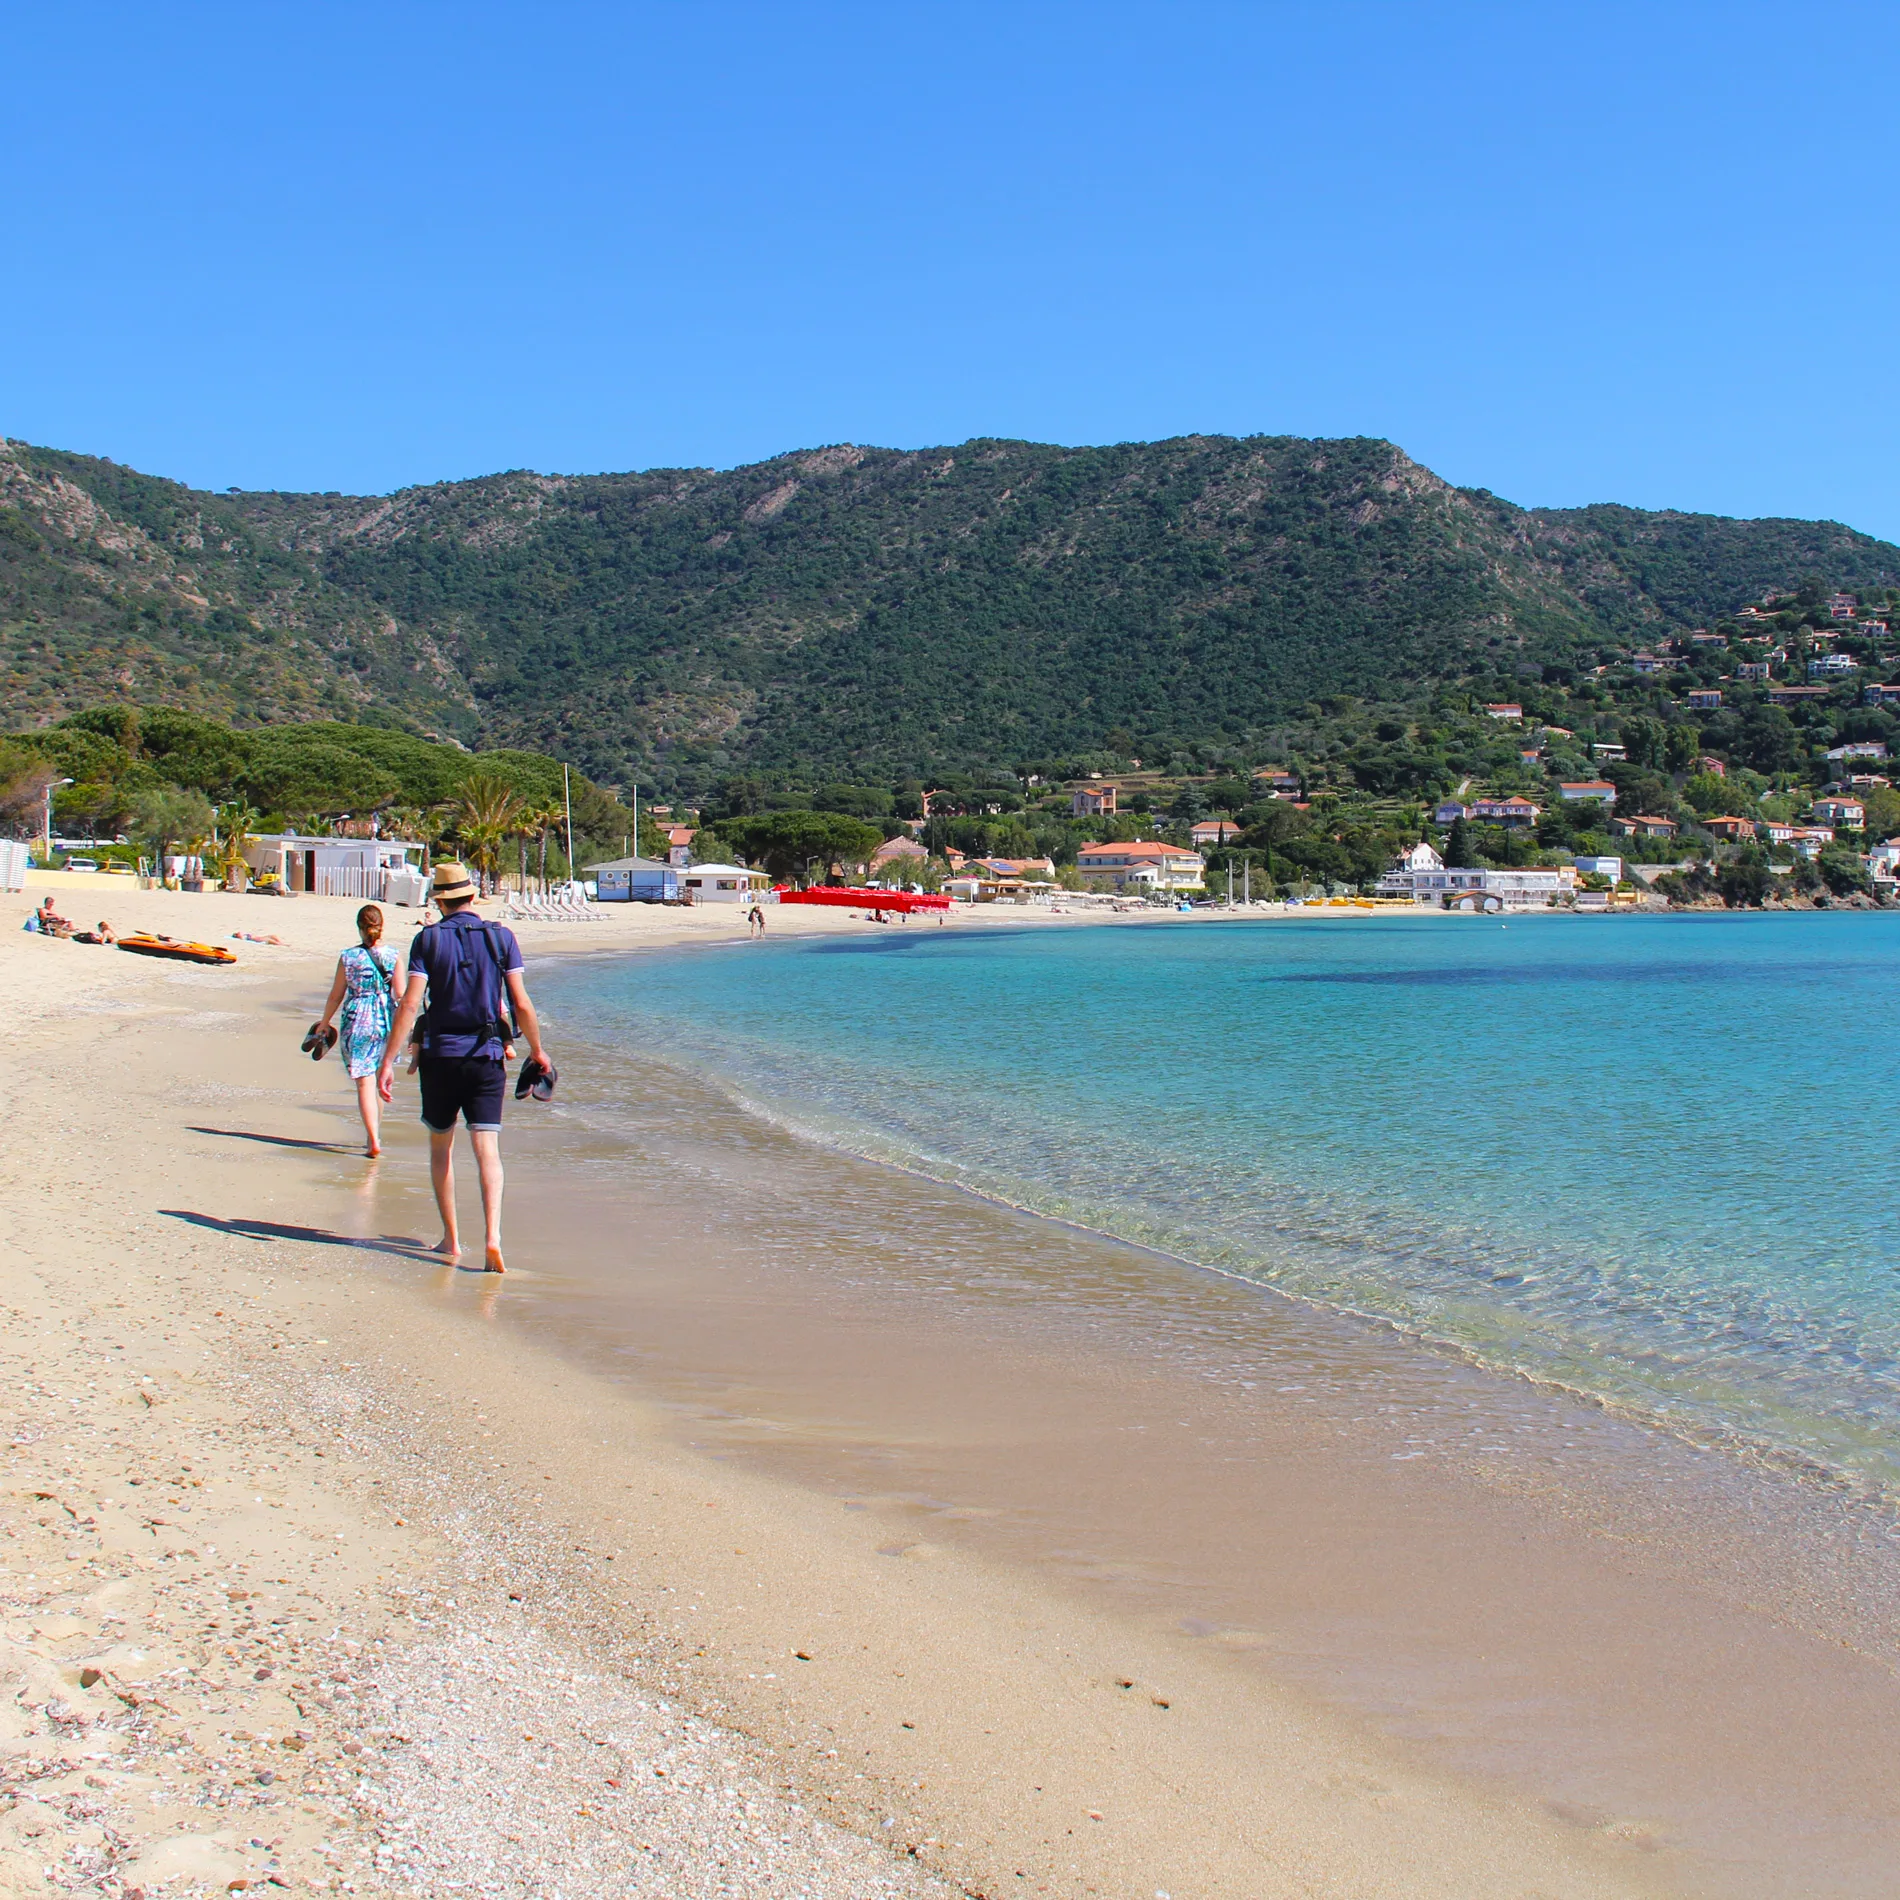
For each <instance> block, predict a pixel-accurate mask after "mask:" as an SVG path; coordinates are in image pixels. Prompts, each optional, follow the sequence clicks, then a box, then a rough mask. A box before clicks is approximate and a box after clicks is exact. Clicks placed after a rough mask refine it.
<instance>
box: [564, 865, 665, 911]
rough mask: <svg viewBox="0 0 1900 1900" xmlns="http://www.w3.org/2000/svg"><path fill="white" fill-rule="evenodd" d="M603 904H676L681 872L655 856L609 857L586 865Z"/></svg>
mask: <svg viewBox="0 0 1900 1900" xmlns="http://www.w3.org/2000/svg"><path fill="white" fill-rule="evenodd" d="M586 874H587V876H588V877H590V878H592V879H593V881H594V887H595V889H596V890H597V891H598V892H599V893H600V901H601V902H602V903H603V904H677V903H678V902H679V901H680V873H679V871H678V869H677V868H676V867H675V866H673V865H671V864H662V863H661V862H660V861H659V860H658V859H657V858H610V859H609V860H608V861H607V862H606V863H605V864H590V865H588V866H587V872H586Z"/></svg>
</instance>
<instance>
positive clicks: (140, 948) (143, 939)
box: [119, 930, 237, 963]
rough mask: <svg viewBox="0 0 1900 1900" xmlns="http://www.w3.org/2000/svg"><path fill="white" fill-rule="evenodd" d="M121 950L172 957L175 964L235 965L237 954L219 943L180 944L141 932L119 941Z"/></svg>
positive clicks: (152, 955) (169, 938) (171, 938)
mask: <svg viewBox="0 0 1900 1900" xmlns="http://www.w3.org/2000/svg"><path fill="white" fill-rule="evenodd" d="M119 948H120V949H121V950H130V951H131V952H132V953H133V955H134V956H140V957H170V958H171V959H172V961H173V962H175V963H235V962H236V961H237V953H236V952H235V951H232V950H227V949H225V947H224V946H223V945H222V944H219V943H180V942H179V941H178V940H177V939H176V938H175V937H158V936H154V935H153V934H152V933H151V932H150V931H144V930H142V931H139V932H137V933H136V934H135V935H133V936H130V937H121V938H120V939H119Z"/></svg>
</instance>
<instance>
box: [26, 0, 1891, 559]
mask: <svg viewBox="0 0 1900 1900" xmlns="http://www.w3.org/2000/svg"><path fill="white" fill-rule="evenodd" d="M5 43H6V45H7V49H8V52H7V72H8V84H7V97H6V111H5V115H4V121H3V122H0V150H4V153H5V157H6V169H5V175H6V176H7V178H8V180H9V183H10V187H11V189H10V191H9V193H8V209H7V220H6V238H5V243H4V246H3V247H0V431H4V432H5V433H6V434H9V435H13V436H18V437H23V438H25V439H27V440H30V441H35V442H41V443H48V444H53V445H57V446H60V447H67V448H75V449H83V450H87V451H90V452H92V453H95V454H102V455H110V456H112V457H113V458H114V459H116V460H119V461H124V462H129V463H132V464H133V465H135V466H137V467H140V468H144V469H148V470H150V471H152V472H155V473H161V474H168V475H173V476H176V477H178V478H180V479H182V480H186V481H190V482H193V483H195V484H198V485H201V486H206V487H225V486H231V485H234V486H239V487H250V488H315V489H332V488H334V489H343V490H351V491H357V492H380V491H382V490H386V489H390V488H394V487H398V486H401V485H404V484H407V483H413V482H423V481H432V480H438V479H443V478H448V477H455V476H464V475H474V474H481V473H486V472H489V471H491V470H494V469H499V468H509V467H533V468H538V469H543V470H553V471H563V472H578V471H584V470H595V469H610V468H612V469H617V468H636V467H651V466H664V465H714V466H727V465H730V464H733V463H737V462H744V461H752V460H757V459H760V458H763V457H765V456H768V455H771V454H775V453H778V452H780V451H783V450H786V449H791V448H797V447H807V446H811V445H814V444H819V443H825V442H837V441H857V442H867V443H877V444H885V445H891V446H898V447H912V446H922V445H926V444H935V443H942V442H954V441H960V440H963V439H964V438H966V437H969V436H972V435H1007V436H1025V437H1031V438H1035V439H1039V440H1045V441H1061V442H1104V441H1120V440H1128V439H1137V438H1153V437H1159V436H1167V435H1176V434H1182V433H1186V432H1190V431H1197V430H1204V431H1222V432H1231V433H1237V434H1244V433H1251V432H1256V431H1262V432H1267V433H1272V434H1302V435H1381V436H1388V437H1390V438H1391V439H1393V440H1394V441H1396V442H1398V443H1400V444H1401V445H1402V446H1403V447H1405V448H1406V449H1407V450H1409V451H1410V452H1411V453H1412V454H1413V455H1415V456H1417V457H1418V458H1419V460H1421V461H1423V462H1425V463H1427V464H1429V465H1430V466H1431V467H1433V468H1435V469H1437V470H1438V471H1439V472H1440V473H1441V474H1443V475H1445V476H1447V477H1448V478H1450V479H1451V480H1454V481H1458V482H1464V483H1470V484H1474V485H1478V486H1483V487H1488V488H1491V489H1494V490H1496V491H1497V492H1498V493H1499V494H1502V495H1506V496H1509V497H1510V498H1511V499H1512V500H1515V501H1520V502H1524V503H1527V504H1528V503H1549V504H1568V503H1580V502H1587V501H1597V500H1618V501H1628V502H1633V503H1637V504H1640V505H1644V506H1651V507H1657V506H1677V507H1686V508H1699V509H1710V510H1714V511H1717V512H1720V513H1727V514H1788V515H1829V516H1834V517H1836V518H1838V519H1841V520H1844V521H1847V522H1850V523H1852V524H1853V525H1855V526H1857V527H1862V528H1866V529H1869V530H1871V531H1873V532H1876V533H1883V534H1887V535H1892V536H1895V537H1896V538H1900V480H1897V479H1896V476H1895V473H1894V455H1895V444H1896V442H1900V426H1897V425H1900V415H1897V414H1896V398H1895V369H1896V361H1895V351H1894V341H1895V337H1894V331H1895V323H1894V307H1895V289H1896V285H1895V275H1896V255H1897V253H1896V246H1895V242H1894V240H1895V237H1896V220H1895V216H1894V209H1895V196H1896V181H1895V161H1894V149H1895V120H1896V115H1895V111H1894V107H1893V104H1892V81H1893V79H1894V77H1895V74H1896V52H1897V51H1900V11H1896V9H1894V8H1893V7H1892V6H1886V7H1873V6H1846V5H1827V4H1808V5H1804V6H1794V5H1784V6H1776V7H1764V6H1750V5H1747V4H1740V5H1733V4H1731V5H1724V6H1715V5H1709V6H1699V5H1698V6H1690V5H1671V4H1669V3H1668V0H1652V3H1651V4H1648V5H1644V6H1635V5H1630V6H1624V5H1619V4H1616V3H1615V0H1606V3H1602V4H1592V5H1579V6H1568V5H1563V4H1536V5H1523V4H1521V3H1520V4H1517V5H1512V6H1481V5H1432V4H1410V5H1371V4H1365V5H1359V4H1351V3H1350V0H1347V3H1346V4H1337V3H1335V4H1327V5H1275V4H1269V3H1264V0H1263V3H1261V4H1254V5H1245V6H1235V5H1203V4H1193V3H1192V0H1186V3H1183V4H1175V5H1160V4H1139V5H1137V4H1117V3H1116V0H1096V4H1093V5H1066V4H1036V0H1015V3H1014V4H1008V5H993V6H992V5H986V4H968V3H964V4H957V5H954V6H952V5H906V4H903V3H902V0H885V3H884V4H877V5H863V6H857V5H806V4H799V0H776V4H769V5H752V4H722V3H721V0H701V3H699V4H690V5H689V4H683V3H682V4H677V5H673V4H669V5H638V4H622V5H618V6H601V7H595V6H587V5H566V6H562V5H544V6H539V7H532V8H531V7H527V6H515V7H496V6H483V5H480V4H475V3H474V0H461V4H458V5H455V6H452V7H451V6H439V7H437V6H424V5H412V6H393V7H392V6H389V5H387V4H385V5H380V6H376V7H369V6H352V5H347V4H326V5H324V6H321V7H310V6H306V7H296V8H293V7H273V6H261V7H260V6H257V5H255V4H250V5H244V6H230V7H221V6H212V5H202V6H189V5H181V6H177V7H153V6H149V5H142V6H138V7H130V6H127V7H110V6H88V5H85V4H70V3H69V4H62V5H61V6H58V7H48V6H35V7H27V6H23V5H10V6H8V7H7V11H6V41H5Z"/></svg>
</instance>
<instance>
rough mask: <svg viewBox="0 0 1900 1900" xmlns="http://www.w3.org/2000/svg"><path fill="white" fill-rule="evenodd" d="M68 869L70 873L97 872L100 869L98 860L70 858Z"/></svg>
mask: <svg viewBox="0 0 1900 1900" xmlns="http://www.w3.org/2000/svg"><path fill="white" fill-rule="evenodd" d="M66 868H67V870H69V871H96V870H98V868H99V860H98V859H97V858H68V859H67V860H66Z"/></svg>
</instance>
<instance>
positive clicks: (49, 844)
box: [40, 778, 72, 871]
mask: <svg viewBox="0 0 1900 1900" xmlns="http://www.w3.org/2000/svg"><path fill="white" fill-rule="evenodd" d="M71 783H72V780H71V779H69V778H49V779H48V780H47V781H46V812H45V816H44V818H43V819H42V820H41V823H40V855H41V856H42V857H43V858H44V859H45V860H46V868H47V869H48V870H49V871H50V870H51V869H52V868H53V793H54V792H55V791H56V790H57V789H58V788H59V787H60V786H62V785H70V784H71Z"/></svg>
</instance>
